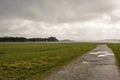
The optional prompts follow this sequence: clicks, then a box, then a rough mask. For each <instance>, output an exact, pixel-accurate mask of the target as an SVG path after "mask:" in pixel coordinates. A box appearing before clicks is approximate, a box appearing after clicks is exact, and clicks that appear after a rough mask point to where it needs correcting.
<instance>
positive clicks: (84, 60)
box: [44, 45, 120, 80]
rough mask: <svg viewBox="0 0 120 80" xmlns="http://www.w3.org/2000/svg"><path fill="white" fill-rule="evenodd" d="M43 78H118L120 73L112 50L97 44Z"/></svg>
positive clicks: (63, 79)
mask: <svg viewBox="0 0 120 80" xmlns="http://www.w3.org/2000/svg"><path fill="white" fill-rule="evenodd" d="M44 80H120V74H119V72H118V68H117V66H116V63H115V58H114V54H113V52H112V50H111V49H110V48H108V47H107V45H98V46H97V47H96V48H95V49H93V50H92V51H90V52H88V53H87V54H85V55H83V56H82V57H80V58H78V59H76V60H74V61H73V62H72V63H70V64H69V65H67V66H66V67H63V68H62V69H60V70H59V71H58V72H55V73H53V74H51V75H50V76H48V77H47V78H45V79H44Z"/></svg>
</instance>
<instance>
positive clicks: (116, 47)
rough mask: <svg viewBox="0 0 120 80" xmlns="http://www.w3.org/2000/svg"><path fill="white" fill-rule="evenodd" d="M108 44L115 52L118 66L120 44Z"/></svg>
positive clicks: (119, 63)
mask: <svg viewBox="0 0 120 80" xmlns="http://www.w3.org/2000/svg"><path fill="white" fill-rule="evenodd" d="M108 45H109V47H110V48H111V49H112V50H113V52H114V53H115V57H116V61H117V65H118V66H119V68H120V44H119V43H117V44H108Z"/></svg>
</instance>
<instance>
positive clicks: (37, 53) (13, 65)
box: [0, 43, 120, 80]
mask: <svg viewBox="0 0 120 80" xmlns="http://www.w3.org/2000/svg"><path fill="white" fill-rule="evenodd" d="M95 46H96V44H92V43H91V44H89V43H0V80H41V79H42V77H44V76H46V75H48V74H49V73H52V72H54V71H55V70H57V69H59V68H60V67H62V66H64V65H66V64H68V63H69V62H70V61H72V60H73V59H75V58H77V57H79V56H81V55H82V54H83V53H85V52H87V51H89V50H91V49H93V48H94V47H95ZM119 47H120V45H119Z"/></svg>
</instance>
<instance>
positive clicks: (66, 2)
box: [0, 0, 114, 22]
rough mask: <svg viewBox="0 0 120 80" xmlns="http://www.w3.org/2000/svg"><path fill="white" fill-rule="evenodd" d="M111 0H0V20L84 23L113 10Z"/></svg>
mask: <svg viewBox="0 0 120 80" xmlns="http://www.w3.org/2000/svg"><path fill="white" fill-rule="evenodd" d="M112 1H113V0H109V2H108V1H106V0H1V1H0V14H1V15H0V18H14V17H16V18H23V19H30V20H38V21H45V22H46V21H47V22H71V21H84V20H89V19H92V18H94V17H97V16H99V15H101V14H103V13H106V12H110V11H112V10H113V9H114V3H113V2H112Z"/></svg>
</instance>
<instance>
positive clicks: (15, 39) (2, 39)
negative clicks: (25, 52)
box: [0, 37, 58, 42]
mask: <svg viewBox="0 0 120 80" xmlns="http://www.w3.org/2000/svg"><path fill="white" fill-rule="evenodd" d="M25 41H32V42H37V41H58V39H57V38H55V37H49V38H29V39H27V38H24V37H0V42H25Z"/></svg>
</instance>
